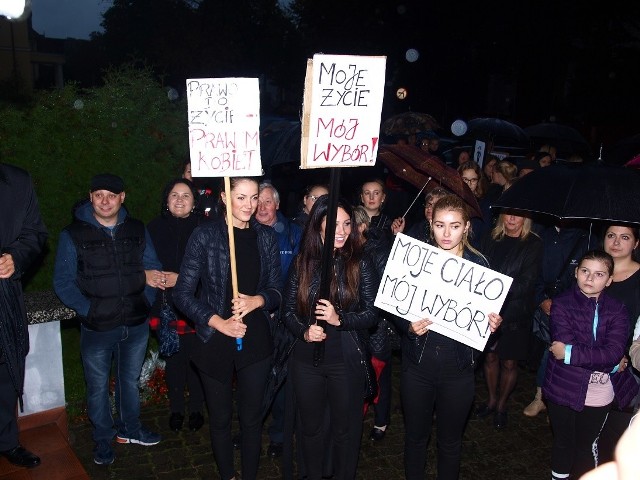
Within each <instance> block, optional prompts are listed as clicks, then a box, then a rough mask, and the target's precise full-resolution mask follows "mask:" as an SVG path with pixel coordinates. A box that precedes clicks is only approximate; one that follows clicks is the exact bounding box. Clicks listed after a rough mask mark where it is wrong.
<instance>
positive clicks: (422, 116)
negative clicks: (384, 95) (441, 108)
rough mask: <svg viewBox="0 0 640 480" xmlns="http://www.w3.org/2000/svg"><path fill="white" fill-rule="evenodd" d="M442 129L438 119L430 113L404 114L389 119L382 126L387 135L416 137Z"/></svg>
mask: <svg viewBox="0 0 640 480" xmlns="http://www.w3.org/2000/svg"><path fill="white" fill-rule="evenodd" d="M436 128H440V126H439V125H438V122H436V119H435V118H433V117H432V116H431V115H429V114H428V113H420V112H404V113H400V114H398V115H394V116H393V117H389V118H387V119H386V120H385V121H384V123H383V124H382V131H383V133H384V134H385V135H415V134H416V133H420V132H428V131H429V130H435V129H436Z"/></svg>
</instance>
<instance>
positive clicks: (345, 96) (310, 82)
mask: <svg viewBox="0 0 640 480" xmlns="http://www.w3.org/2000/svg"><path fill="white" fill-rule="evenodd" d="M385 69H386V57H362V56H355V55H314V56H313V60H309V62H308V64H307V78H306V81H305V97H304V108H303V119H302V142H301V157H302V161H301V167H302V168H325V167H360V166H372V165H374V164H375V162H376V156H377V153H378V143H379V137H380V115H381V114H382V100H383V98H384V84H385Z"/></svg>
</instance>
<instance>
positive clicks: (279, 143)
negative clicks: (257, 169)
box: [260, 119, 302, 168]
mask: <svg viewBox="0 0 640 480" xmlns="http://www.w3.org/2000/svg"><path fill="white" fill-rule="evenodd" d="M301 132H302V129H301V126H300V121H299V120H282V119H279V120H275V121H271V122H265V124H264V126H262V125H261V129H260V157H261V159H262V165H263V167H264V168H267V167H273V166H274V165H280V164H282V163H300V138H301V136H302V133H301Z"/></svg>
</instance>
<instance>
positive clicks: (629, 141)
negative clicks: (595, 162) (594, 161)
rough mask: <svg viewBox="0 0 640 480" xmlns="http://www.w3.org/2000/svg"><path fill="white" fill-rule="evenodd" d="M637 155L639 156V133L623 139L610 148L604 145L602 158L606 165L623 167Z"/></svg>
mask: <svg viewBox="0 0 640 480" xmlns="http://www.w3.org/2000/svg"><path fill="white" fill-rule="evenodd" d="M638 155H640V133H637V134H635V135H632V136H630V137H626V138H623V139H622V140H619V141H618V142H616V143H615V144H613V145H612V146H610V147H609V146H606V145H605V148H604V153H603V155H602V157H603V160H604V161H605V163H607V164H610V165H624V164H625V163H627V162H629V161H630V160H631V159H632V158H634V157H636V156H638Z"/></svg>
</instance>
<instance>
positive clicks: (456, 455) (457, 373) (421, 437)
mask: <svg viewBox="0 0 640 480" xmlns="http://www.w3.org/2000/svg"><path fill="white" fill-rule="evenodd" d="M470 229H471V223H470V217H469V212H468V210H467V207H466V204H465V203H464V202H463V201H462V200H461V199H460V198H459V197H457V196H455V195H447V196H445V197H443V198H441V199H440V200H438V201H437V202H436V204H435V205H434V206H433V215H432V219H431V235H432V241H433V242H434V243H435V245H436V246H437V247H438V248H440V249H442V250H445V251H447V252H449V253H451V254H453V255H457V256H459V257H462V258H464V259H465V260H468V261H471V262H474V263H477V264H479V265H482V266H484V267H487V266H488V264H487V261H486V260H485V258H484V257H483V256H482V255H481V254H480V252H478V251H477V250H475V249H474V248H473V247H472V246H471V245H470V244H469V234H470ZM391 318H392V320H394V322H395V323H396V326H397V327H398V330H399V331H402V332H403V333H404V335H403V336H402V375H401V388H400V392H401V396H402V408H403V410H404V419H405V446H404V448H405V453H404V468H405V478H407V479H408V480H415V479H424V478H425V466H426V462H427V444H428V442H429V437H430V435H431V425H432V423H433V413H434V410H435V409H437V411H438V428H437V437H438V438H437V448H438V454H437V458H438V475H437V477H438V479H439V480H455V479H457V478H458V473H459V471H460V452H461V449H462V435H463V433H464V427H465V424H466V422H467V417H468V415H469V411H470V410H471V404H472V403H473V395H474V391H475V382H474V368H475V360H476V357H477V356H478V355H479V354H480V352H478V351H477V350H474V349H473V348H471V347H468V346H466V345H464V344H462V343H460V342H458V341H456V340H453V339H450V338H448V337H445V336H444V335H441V334H439V333H437V332H430V331H429V326H430V325H431V324H432V323H433V322H432V321H431V320H429V319H428V318H425V319H422V320H419V321H416V322H413V323H412V322H409V321H407V320H403V319H401V318H398V317H391ZM488 318H489V326H490V328H491V331H492V332H493V331H495V330H496V329H497V328H498V326H499V325H500V323H501V322H502V317H500V315H498V314H496V313H489V315H488Z"/></svg>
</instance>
